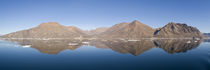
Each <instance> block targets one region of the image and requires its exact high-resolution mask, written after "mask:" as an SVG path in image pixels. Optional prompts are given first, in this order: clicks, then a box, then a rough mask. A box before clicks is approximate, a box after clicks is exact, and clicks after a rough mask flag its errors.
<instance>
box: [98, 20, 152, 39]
mask: <svg viewBox="0 0 210 70" xmlns="http://www.w3.org/2000/svg"><path fill="white" fill-rule="evenodd" d="M154 31H155V29H153V28H151V27H149V26H147V25H145V24H143V23H141V22H139V21H137V20H135V21H133V22H131V23H120V24H116V25H114V26H112V27H111V28H109V29H108V30H106V31H105V32H103V33H101V34H100V36H99V37H101V38H126V39H139V38H151V37H152V36H153V32H154Z"/></svg>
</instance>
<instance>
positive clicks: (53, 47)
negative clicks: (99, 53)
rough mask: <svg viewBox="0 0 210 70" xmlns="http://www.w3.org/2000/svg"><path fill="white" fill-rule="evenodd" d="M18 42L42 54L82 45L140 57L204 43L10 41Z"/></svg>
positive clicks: (194, 46) (165, 41)
mask: <svg viewBox="0 0 210 70" xmlns="http://www.w3.org/2000/svg"><path fill="white" fill-rule="evenodd" d="M10 41H14V42H18V43H19V44H21V45H23V46H24V45H31V48H35V49H37V50H39V51H40V52H42V53H47V54H58V53H59V52H61V51H63V50H66V49H69V50H75V49H77V48H79V47H81V46H82V45H86V44H88V45H90V46H95V47H97V48H102V49H112V50H113V51H116V52H119V53H122V54H132V55H135V56H137V55H139V54H141V53H143V52H146V51H148V50H150V49H152V48H161V49H163V50H165V51H166V52H168V53H180V52H186V51H188V50H190V49H193V48H196V47H198V46H199V44H200V43H201V42H202V41H201V40H186V39H182V40H178V39H170V40H169V39H168V40H153V41H152V40H139V41H124V40H89V41H88V40H86V41H81V40H10Z"/></svg>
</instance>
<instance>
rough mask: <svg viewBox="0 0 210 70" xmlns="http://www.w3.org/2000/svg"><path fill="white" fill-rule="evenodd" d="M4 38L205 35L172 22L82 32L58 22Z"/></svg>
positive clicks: (43, 24)
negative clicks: (160, 24) (155, 25)
mask: <svg viewBox="0 0 210 70" xmlns="http://www.w3.org/2000/svg"><path fill="white" fill-rule="evenodd" d="M1 37H2V38H76V37H88V38H104V39H113V38H118V39H119V38H120V39H121V38H123V39H141V38H202V37H203V34H202V33H201V32H200V31H199V30H198V29H197V28H195V27H192V26H188V25H187V24H181V23H174V22H170V23H168V24H167V25H165V26H164V27H161V28H152V27H150V26H148V25H145V24H143V23H141V22H139V21H137V20H134V21H133V22H130V23H120V24H116V25H114V26H112V27H110V28H107V27H102V28H96V29H95V30H86V31H84V30H81V29H80V28H77V27H75V26H63V25H60V24H59V23H57V22H47V23H42V24H40V25H39V26H37V27H34V28H31V29H27V30H22V31H17V32H13V33H9V34H6V35H3V36H1Z"/></svg>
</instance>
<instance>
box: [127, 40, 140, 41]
mask: <svg viewBox="0 0 210 70" xmlns="http://www.w3.org/2000/svg"><path fill="white" fill-rule="evenodd" d="M128 41H139V40H128Z"/></svg>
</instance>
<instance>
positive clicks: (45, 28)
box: [3, 22, 81, 38]
mask: <svg viewBox="0 0 210 70" xmlns="http://www.w3.org/2000/svg"><path fill="white" fill-rule="evenodd" d="M75 30H77V29H75V28H72V27H65V26H62V25H60V24H58V23H56V22H48V23H42V24H40V25H39V26H38V27H35V28H31V29H28V30H22V31H18V32H14V33H10V34H7V35H4V36H3V37H4V38H73V37H78V36H80V35H81V32H80V31H75Z"/></svg>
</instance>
